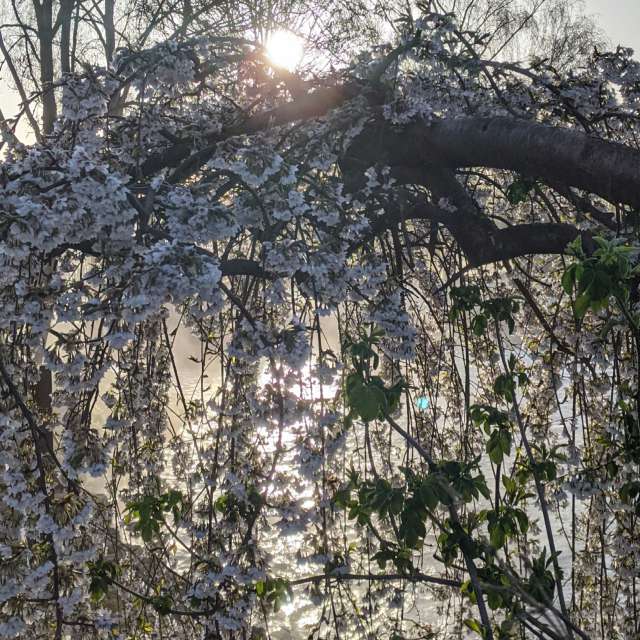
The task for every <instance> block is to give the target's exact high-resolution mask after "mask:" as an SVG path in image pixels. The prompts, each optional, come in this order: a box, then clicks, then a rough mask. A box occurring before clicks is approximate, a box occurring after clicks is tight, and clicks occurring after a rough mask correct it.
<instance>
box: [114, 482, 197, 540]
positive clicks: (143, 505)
mask: <svg viewBox="0 0 640 640" xmlns="http://www.w3.org/2000/svg"><path fill="white" fill-rule="evenodd" d="M185 508H186V507H185V500H184V496H183V494H182V492H180V491H177V490H174V489H172V490H171V491H168V492H166V493H163V494H161V495H159V496H153V495H147V496H142V497H141V498H139V499H138V500H133V501H131V502H128V503H127V506H126V511H125V518H124V520H125V523H126V524H131V523H133V530H134V531H135V532H137V533H139V534H140V535H141V537H142V539H143V540H144V541H145V542H150V541H151V540H152V539H153V537H154V536H155V535H157V534H159V533H160V526H161V525H162V524H163V523H164V521H165V514H168V513H171V514H172V515H173V520H174V524H177V523H178V522H179V520H180V518H181V517H182V514H183V513H184V510H185Z"/></svg>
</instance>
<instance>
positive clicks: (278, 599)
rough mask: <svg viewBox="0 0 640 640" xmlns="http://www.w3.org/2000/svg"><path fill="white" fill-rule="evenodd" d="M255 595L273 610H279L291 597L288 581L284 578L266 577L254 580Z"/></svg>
mask: <svg viewBox="0 0 640 640" xmlns="http://www.w3.org/2000/svg"><path fill="white" fill-rule="evenodd" d="M255 589H256V595H257V596H258V598H259V599H260V600H261V601H262V602H263V603H264V604H266V605H267V606H269V607H271V609H273V611H274V612H277V611H279V610H280V607H281V606H282V604H283V603H284V602H285V601H286V600H288V599H290V598H292V597H293V593H292V591H291V586H290V585H289V581H288V580H285V579H284V578H266V579H265V580H259V581H258V582H256V586H255Z"/></svg>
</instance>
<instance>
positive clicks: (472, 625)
mask: <svg viewBox="0 0 640 640" xmlns="http://www.w3.org/2000/svg"><path fill="white" fill-rule="evenodd" d="M464 624H465V626H466V627H467V628H468V629H471V631H475V633H477V634H478V635H479V636H482V637H484V631H483V630H482V625H481V624H480V623H479V622H478V621H477V620H475V619H474V618H467V619H466V620H465V621H464Z"/></svg>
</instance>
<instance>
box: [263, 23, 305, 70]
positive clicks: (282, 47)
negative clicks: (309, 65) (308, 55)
mask: <svg viewBox="0 0 640 640" xmlns="http://www.w3.org/2000/svg"><path fill="white" fill-rule="evenodd" d="M265 48H266V50H267V56H268V57H269V60H271V62H272V63H273V64H274V65H276V66H277V67H282V68H283V69H286V70H287V71H293V70H294V69H295V68H296V67H297V66H298V65H299V64H300V60H302V55H303V54H304V41H303V40H302V38H300V37H299V36H297V35H296V34H295V33H291V31H287V30H285V29H279V30H278V31H274V32H273V33H272V34H271V35H270V36H269V37H268V39H267V44H266V46H265Z"/></svg>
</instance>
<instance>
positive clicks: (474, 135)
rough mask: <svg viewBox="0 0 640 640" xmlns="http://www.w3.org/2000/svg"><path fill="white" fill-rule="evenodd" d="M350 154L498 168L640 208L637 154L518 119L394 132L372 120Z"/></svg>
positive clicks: (408, 164) (470, 120) (394, 161)
mask: <svg viewBox="0 0 640 640" xmlns="http://www.w3.org/2000/svg"><path fill="white" fill-rule="evenodd" d="M374 132H375V135H373V134H374ZM351 154H352V155H353V156H356V157H357V158H363V159H366V158H369V159H371V158H377V159H378V162H380V163H382V164H387V165H389V166H391V167H394V166H402V167H405V168H416V169H424V168H425V167H429V166H430V165H436V166H443V167H448V168H451V169H456V168H462V167H487V168H494V169H506V170H509V171H515V172H518V173H521V174H524V175H528V176H533V177H538V178H541V179H543V180H545V181H548V182H551V183H561V184H563V185H566V186H567V187H575V188H578V189H582V190H584V191H587V192H590V193H594V194H596V195H598V196H600V197H602V198H604V199H605V200H608V201H609V202H612V203H623V204H628V205H631V206H633V207H640V151H639V150H637V149H633V148H631V147H628V146H625V145H622V144H619V143H617V142H610V141H608V140H604V139H600V138H596V137H593V136H588V135H585V134H584V133H581V132H578V131H574V130H570V129H564V128H561V127H552V126H547V125H542V124H538V123H535V122H528V121H525V120H516V119H513V118H503V117H495V118H480V117H477V118H476V117H464V118H447V119H442V120H439V121H437V122H434V123H433V124H430V125H429V124H425V123H423V122H413V123H411V124H409V125H406V126H404V127H394V126H392V125H391V124H390V123H389V122H387V121H384V120H382V119H381V118H378V119H377V120H375V121H374V122H372V123H370V124H369V125H367V127H365V130H364V131H363V132H362V134H361V135H360V136H359V137H358V138H357V140H356V141H355V143H354V145H353V146H352V151H351ZM368 166H371V161H370V160H369V165H368Z"/></svg>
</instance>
